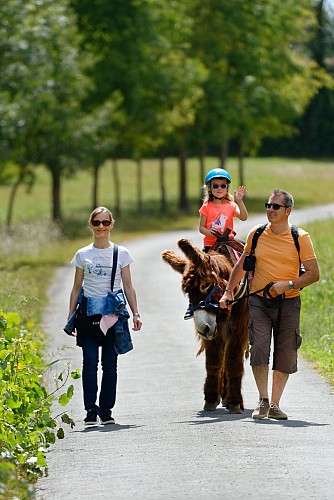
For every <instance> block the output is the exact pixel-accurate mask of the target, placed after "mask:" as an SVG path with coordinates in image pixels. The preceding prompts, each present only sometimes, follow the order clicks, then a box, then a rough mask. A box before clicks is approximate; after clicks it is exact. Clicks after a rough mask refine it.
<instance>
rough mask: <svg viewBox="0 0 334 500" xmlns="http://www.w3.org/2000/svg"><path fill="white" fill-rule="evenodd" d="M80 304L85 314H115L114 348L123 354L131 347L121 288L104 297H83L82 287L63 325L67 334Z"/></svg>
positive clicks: (72, 325)
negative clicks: (84, 309) (76, 303)
mask: <svg viewBox="0 0 334 500" xmlns="http://www.w3.org/2000/svg"><path fill="white" fill-rule="evenodd" d="M80 306H84V307H85V308H86V314H87V316H92V315H94V314H101V315H102V316H106V315H108V314H116V315H117V316H118V320H117V321H116V323H115V324H114V325H113V327H112V328H113V329H114V332H115V350H116V352H117V354H125V353H127V352H129V351H131V350H132V349H133V344H132V339H131V335H130V330H129V324H128V319H129V317H130V315H129V313H128V311H127V309H126V299H125V296H124V292H123V290H122V289H120V290H116V292H108V295H106V296H105V297H85V296H84V292H83V289H81V291H80V294H79V297H78V306H77V308H76V310H75V311H74V313H73V314H72V316H71V317H70V318H69V320H68V322H67V323H66V325H65V326H64V331H65V332H66V333H67V334H68V335H71V334H72V332H74V331H75V319H76V315H77V313H78V309H79V307H80Z"/></svg>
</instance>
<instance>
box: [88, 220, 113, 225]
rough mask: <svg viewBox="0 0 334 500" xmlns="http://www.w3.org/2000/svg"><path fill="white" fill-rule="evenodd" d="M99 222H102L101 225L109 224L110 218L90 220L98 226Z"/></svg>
mask: <svg viewBox="0 0 334 500" xmlns="http://www.w3.org/2000/svg"><path fill="white" fill-rule="evenodd" d="M100 224H102V226H105V227H107V226H110V224H111V220H97V219H94V220H92V226H95V227H98V226H99V225H100Z"/></svg>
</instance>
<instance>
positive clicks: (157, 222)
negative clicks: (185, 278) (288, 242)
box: [0, 158, 334, 239]
mask: <svg viewBox="0 0 334 500" xmlns="http://www.w3.org/2000/svg"><path fill="white" fill-rule="evenodd" d="M142 166H143V210H142V212H141V213H139V212H138V209H137V180H136V179H137V178H136V169H137V165H136V164H135V163H134V162H132V161H129V160H120V161H119V171H120V177H121V193H120V196H121V208H122V212H121V214H120V215H119V216H118V218H117V228H118V229H119V230H122V231H126V232H142V231H156V230H161V227H162V226H163V227H166V229H183V228H184V229H186V228H191V227H195V226H196V225H197V222H198V208H199V206H200V201H201V186H202V183H203V179H201V178H200V167H199V162H198V160H196V159H190V160H189V161H188V164H187V174H188V179H187V192H188V197H189V210H187V213H185V211H182V212H180V210H179V209H178V189H179V178H178V164H177V160H176V159H167V160H166V197H167V203H168V207H167V211H166V212H165V213H163V214H161V212H160V188H159V164H158V160H143V162H142ZM217 166H218V161H217V159H216V158H208V159H207V160H206V171H208V170H209V169H211V168H215V167H217ZM226 168H227V169H228V170H229V172H230V173H231V176H232V190H233V189H236V188H237V187H238V185H239V178H238V171H237V161H236V160H235V159H230V160H229V161H228V163H227V166H226ZM36 173H37V181H36V184H35V186H33V188H32V190H31V192H30V193H28V192H27V191H26V189H25V188H24V187H21V188H20V190H19V193H18V196H17V199H16V203H15V208H14V222H15V223H16V224H17V223H19V224H22V223H23V222H26V221H32V220H35V219H37V220H38V221H39V222H43V223H45V219H49V218H50V214H51V177H50V174H49V173H48V172H47V171H46V170H45V169H44V168H43V167H37V168H36ZM244 181H245V185H246V187H247V191H248V195H247V198H246V204H247V208H248V210H249V212H253V213H255V212H259V211H262V210H263V202H264V201H266V200H267V197H268V193H269V192H270V191H271V190H272V189H273V188H275V187H280V188H283V189H286V190H288V191H291V192H292V194H293V195H294V197H295V206H296V208H300V207H305V206H308V205H318V204H324V203H330V202H332V201H333V199H334V196H333V192H334V161H332V162H323V161H311V160H292V159H281V158H248V159H246V160H245V166H244ZM91 191H92V178H91V174H90V173H89V172H87V171H80V172H78V173H77V174H76V175H74V176H73V177H71V178H64V179H63V181H62V196H61V200H62V211H63V218H64V221H63V229H64V231H65V233H66V235H67V236H68V237H69V238H70V239H71V238H73V237H74V238H76V237H79V236H84V235H85V234H87V233H85V232H84V229H85V228H84V225H83V221H86V219H87V217H88V214H89V212H90V211H91V209H92V206H91V205H92V202H91V200H92V196H91ZM8 199H9V187H8V186H0V226H1V225H2V224H3V223H4V220H5V214H6V210H7V204H8ZM99 204H100V205H105V206H107V207H108V208H110V209H111V210H113V209H114V206H115V196H114V184H113V178H112V171H111V164H106V165H105V166H104V167H103V168H102V169H101V174H100V179H99Z"/></svg>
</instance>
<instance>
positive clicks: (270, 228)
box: [220, 189, 319, 420]
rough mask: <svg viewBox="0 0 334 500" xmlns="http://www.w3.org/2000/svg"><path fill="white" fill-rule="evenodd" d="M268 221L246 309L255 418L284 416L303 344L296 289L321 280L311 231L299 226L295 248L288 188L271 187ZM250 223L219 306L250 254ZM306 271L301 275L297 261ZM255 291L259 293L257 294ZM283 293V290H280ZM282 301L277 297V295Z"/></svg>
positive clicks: (258, 247) (229, 295) (242, 272)
mask: <svg viewBox="0 0 334 500" xmlns="http://www.w3.org/2000/svg"><path fill="white" fill-rule="evenodd" d="M265 206H266V209H267V218H268V221H269V224H268V225H267V226H266V228H265V230H264V231H263V233H262V234H261V235H260V237H259V239H258V241H257V244H256V247H255V252H254V255H255V258H256V263H255V270H254V278H253V281H252V287H251V293H252V294H254V295H252V296H251V297H250V298H249V314H250V328H249V341H250V346H251V347H250V363H251V366H252V371H253V375H254V378H255V382H256V385H257V388H258V391H259V402H258V404H257V407H256V408H255V410H254V411H253V414H252V417H253V418H254V419H261V418H264V417H267V416H268V417H269V418H274V419H277V420H286V419H287V418H288V417H287V415H286V414H285V413H284V412H283V411H282V410H281V409H280V407H279V403H280V399H281V396H282V394H283V391H284V388H285V385H286V383H287V380H288V378H289V374H290V373H295V372H296V371H297V350H298V348H299V347H300V344H301V336H300V331H299V323H300V306H301V301H300V289H301V288H305V287H306V286H308V285H311V284H312V283H315V282H316V281H318V280H319V268H318V262H317V259H316V256H315V253H314V249H313V245H312V241H311V238H310V236H309V234H308V233H307V232H306V231H304V230H303V229H299V230H298V234H299V237H298V242H299V246H300V252H299V255H298V251H297V249H296V246H295V243H294V240H293V236H292V234H291V225H290V224H289V220H288V219H289V215H290V213H291V210H292V208H293V197H292V195H291V194H290V193H288V192H287V191H283V190H281V189H275V190H274V191H272V193H271V195H270V197H269V200H268V202H267V203H265ZM257 227H258V226H256V227H254V228H253V229H252V230H251V231H250V233H249V235H248V237H247V241H246V245H245V248H244V252H243V254H242V256H241V258H240V260H239V261H238V262H237V263H236V265H235V266H234V269H233V271H232V274H231V277H230V279H229V282H228V284H227V285H226V290H225V292H224V295H223V297H222V298H221V300H220V307H222V308H225V307H231V306H228V305H227V304H226V301H228V300H232V299H233V296H232V293H233V290H234V289H235V288H236V287H237V285H238V283H239V282H240V281H241V279H242V278H243V276H244V275H245V272H246V271H245V270H244V269H243V266H244V261H245V258H246V256H247V255H249V253H250V251H251V246H252V238H253V235H254V233H255V231H256V229H257ZM299 258H300V261H301V262H302V263H303V265H304V268H305V273H304V274H302V275H301V276H299V267H300V261H299ZM270 282H272V283H273V285H272V286H271V287H270V288H269V293H270V295H271V296H272V297H274V299H272V300H269V301H268V300H267V298H266V297H264V296H263V292H262V291H261V290H263V288H264V287H266V285H268V284H269V283H270ZM257 291H259V293H256V292H257ZM283 294H284V295H283ZM276 297H278V299H281V300H275V298H276ZM272 336H273V337H274V351H273V367H272V368H273V380H272V391H271V399H270V402H269V397H268V374H269V357H270V346H271V339H272Z"/></svg>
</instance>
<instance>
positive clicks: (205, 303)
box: [191, 285, 224, 311]
mask: <svg viewBox="0 0 334 500" xmlns="http://www.w3.org/2000/svg"><path fill="white" fill-rule="evenodd" d="M217 291H220V292H222V293H224V290H223V289H222V288H220V286H218V285H213V287H212V288H211V290H210V292H209V293H208V295H207V296H206V297H205V298H204V299H203V300H200V301H199V302H198V304H194V305H193V304H191V308H192V310H193V311H197V310H198V309H207V308H209V307H215V308H216V307H219V304H218V303H215V302H211V299H212V297H213V295H214V294H215V292H217Z"/></svg>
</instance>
